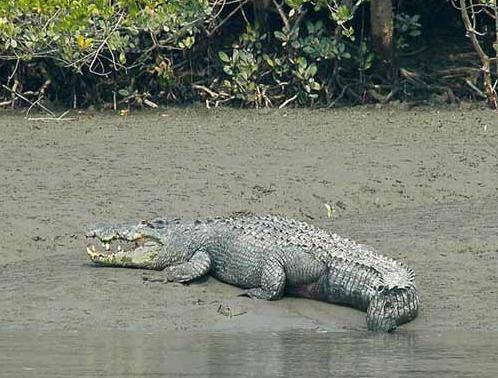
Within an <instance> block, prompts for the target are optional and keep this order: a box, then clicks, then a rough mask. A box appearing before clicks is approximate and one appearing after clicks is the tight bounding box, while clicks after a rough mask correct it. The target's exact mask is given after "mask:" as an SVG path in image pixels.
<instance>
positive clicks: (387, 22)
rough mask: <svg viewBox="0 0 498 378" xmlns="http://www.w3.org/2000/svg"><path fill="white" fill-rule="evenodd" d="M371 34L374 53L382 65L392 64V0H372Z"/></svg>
mask: <svg viewBox="0 0 498 378" xmlns="http://www.w3.org/2000/svg"><path fill="white" fill-rule="evenodd" d="M370 25H371V26H370V35H371V37H372V47H373V50H374V53H375V54H376V56H377V57H378V58H380V59H381V62H382V65H384V66H386V67H388V66H391V64H392V60H393V29H394V20H393V4H392V0H371V2H370Z"/></svg>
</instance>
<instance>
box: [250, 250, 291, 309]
mask: <svg viewBox="0 0 498 378" xmlns="http://www.w3.org/2000/svg"><path fill="white" fill-rule="evenodd" d="M285 281H286V277H285V270H284V268H283V266H282V263H281V262H280V261H278V259H276V258H270V259H269V261H268V262H267V263H266V264H265V265H264V266H263V270H262V272H261V286H260V287H254V288H251V289H248V290H245V291H244V292H243V293H242V294H240V295H241V296H247V297H250V298H258V299H265V300H267V301H271V300H276V299H280V298H282V295H283V294H284V289H285Z"/></svg>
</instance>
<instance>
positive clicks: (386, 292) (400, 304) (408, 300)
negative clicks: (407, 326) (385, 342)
mask: <svg viewBox="0 0 498 378" xmlns="http://www.w3.org/2000/svg"><path fill="white" fill-rule="evenodd" d="M418 306H419V298H418V295H417V290H416V288H415V285H411V286H409V287H404V288H398V287H394V288H390V289H388V288H384V289H383V290H381V291H379V292H377V293H376V294H375V295H374V297H373V298H372V300H371V301H370V304H369V306H368V309H367V326H368V329H369V330H371V331H384V332H392V331H394V330H395V329H396V327H397V326H399V325H401V324H403V323H406V322H409V321H410V320H412V319H414V318H415V317H416V316H417V314H418Z"/></svg>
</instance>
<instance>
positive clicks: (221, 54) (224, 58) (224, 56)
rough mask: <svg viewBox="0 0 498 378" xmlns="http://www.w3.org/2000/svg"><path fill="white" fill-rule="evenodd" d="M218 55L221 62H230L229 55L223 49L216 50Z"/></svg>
mask: <svg viewBox="0 0 498 378" xmlns="http://www.w3.org/2000/svg"><path fill="white" fill-rule="evenodd" d="M218 57H219V58H220V60H221V61H222V62H225V63H228V62H230V57H229V56H228V54H227V53H226V52H224V51H218Z"/></svg>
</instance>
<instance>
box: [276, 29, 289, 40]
mask: <svg viewBox="0 0 498 378" xmlns="http://www.w3.org/2000/svg"><path fill="white" fill-rule="evenodd" d="M273 34H274V35H275V38H277V39H279V40H281V41H286V40H287V36H286V35H285V34H284V33H282V32H281V31H279V30H276V31H275V32H274V33H273Z"/></svg>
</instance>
